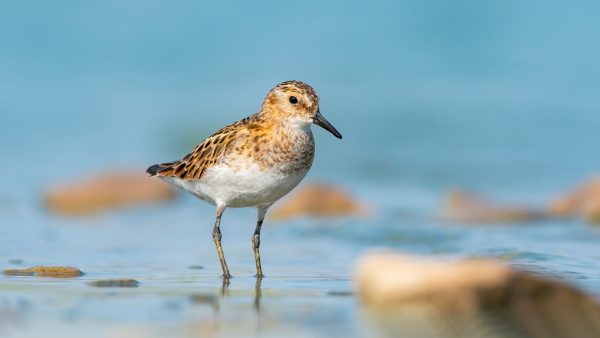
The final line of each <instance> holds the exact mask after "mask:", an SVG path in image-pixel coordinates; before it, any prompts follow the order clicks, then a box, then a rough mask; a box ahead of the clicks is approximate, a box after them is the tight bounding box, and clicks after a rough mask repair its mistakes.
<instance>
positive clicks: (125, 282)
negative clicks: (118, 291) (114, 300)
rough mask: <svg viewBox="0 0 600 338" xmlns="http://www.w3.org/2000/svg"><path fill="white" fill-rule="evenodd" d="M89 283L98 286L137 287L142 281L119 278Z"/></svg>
mask: <svg viewBox="0 0 600 338" xmlns="http://www.w3.org/2000/svg"><path fill="white" fill-rule="evenodd" d="M88 284H89V285H90V286H95V287H98V288H135V287H138V286H139V285H140V282H138V281H137V280H135V279H131V278H119V279H101V280H95V281H91V282H89V283H88Z"/></svg>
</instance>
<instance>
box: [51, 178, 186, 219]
mask: <svg viewBox="0 0 600 338" xmlns="http://www.w3.org/2000/svg"><path fill="white" fill-rule="evenodd" d="M174 196H175V192H174V191H173V189H171V188H170V187H169V186H167V185H166V184H164V183H162V182H159V180H157V179H153V178H150V177H147V176H146V175H145V174H144V173H143V172H142V171H140V172H139V173H138V172H131V171H117V172H113V173H106V174H101V175H98V176H94V177H90V178H88V179H85V180H83V181H80V182H76V183H71V184H66V185H58V186H55V187H53V188H50V189H49V190H48V191H47V192H46V194H45V196H44V202H45V205H46V206H47V208H48V209H49V210H51V211H53V212H55V213H58V214H63V215H87V214H93V213H98V212H101V211H105V210H108V209H111V208H115V207H122V206H128V205H136V204H141V203H149V202H158V201H164V200H169V199H171V198H173V197H174Z"/></svg>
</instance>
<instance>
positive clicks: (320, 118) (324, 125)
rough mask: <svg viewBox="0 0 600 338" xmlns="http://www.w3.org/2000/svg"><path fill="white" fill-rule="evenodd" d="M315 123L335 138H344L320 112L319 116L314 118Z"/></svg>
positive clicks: (318, 111)
mask: <svg viewBox="0 0 600 338" xmlns="http://www.w3.org/2000/svg"><path fill="white" fill-rule="evenodd" d="M313 123H314V124H316V125H318V126H320V127H322V128H323V129H325V130H327V131H328V132H330V133H332V134H333V136H335V137H337V138H339V139H341V138H342V134H340V132H339V131H337V129H335V128H334V127H333V126H332V125H331V123H329V121H327V120H326V119H325V118H324V117H323V115H321V111H320V110H317V114H316V115H315V116H314V117H313Z"/></svg>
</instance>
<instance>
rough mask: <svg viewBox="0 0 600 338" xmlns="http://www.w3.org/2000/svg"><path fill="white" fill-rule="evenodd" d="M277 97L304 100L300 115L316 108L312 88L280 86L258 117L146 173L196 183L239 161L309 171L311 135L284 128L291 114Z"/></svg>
mask: <svg viewBox="0 0 600 338" xmlns="http://www.w3.org/2000/svg"><path fill="white" fill-rule="evenodd" d="M276 93H285V94H286V95H298V96H302V97H305V98H306V99H304V100H301V101H300V102H298V105H299V107H300V110H301V111H302V112H309V111H312V110H314V109H315V107H318V103H319V97H318V95H317V93H316V92H315V91H314V89H312V87H310V86H309V85H307V84H305V83H303V82H300V81H287V82H283V83H281V84H279V85H277V86H276V87H274V88H273V89H271V91H269V94H267V97H266V98H265V100H264V102H263V105H262V106H261V110H260V111H259V112H258V113H257V114H254V115H251V116H248V117H246V118H244V119H242V120H240V121H238V122H235V123H233V124H230V125H228V126H226V127H224V128H223V129H221V130H219V131H218V132H216V133H214V134H213V135H211V136H209V137H208V138H206V139H205V140H204V141H203V142H202V143H200V144H199V145H198V146H196V148H194V150H193V151H192V152H191V153H189V154H188V155H186V156H185V157H184V158H183V159H181V160H178V161H173V162H167V163H160V164H156V165H154V166H152V167H150V168H149V169H148V173H150V174H151V175H152V176H155V175H156V176H172V177H178V178H180V179H185V180H197V179H201V178H202V177H203V175H204V174H205V173H206V170H207V169H208V168H210V167H212V166H214V165H216V164H220V163H224V162H227V163H228V164H230V165H232V166H235V165H241V164H236V163H235V158H238V157H248V158H253V159H255V160H256V163H258V164H259V165H260V166H261V167H263V168H269V167H272V168H277V169H278V170H281V171H282V172H286V173H293V172H296V171H299V170H302V169H308V168H310V166H311V165H312V161H313V158H314V140H313V138H312V133H311V132H310V130H309V131H308V133H306V134H304V133H302V134H299V133H295V132H294V130H293V128H292V127H290V126H288V125H286V118H287V117H289V115H290V112H289V109H285V108H283V107H281V105H282V103H281V100H280V99H279V97H278V95H277V94H276ZM239 169H243V168H239Z"/></svg>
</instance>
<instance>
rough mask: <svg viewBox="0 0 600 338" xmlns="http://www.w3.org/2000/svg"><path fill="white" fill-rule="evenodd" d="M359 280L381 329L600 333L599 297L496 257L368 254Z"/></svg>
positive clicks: (438, 333)
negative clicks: (445, 258) (436, 258)
mask: <svg viewBox="0 0 600 338" xmlns="http://www.w3.org/2000/svg"><path fill="white" fill-rule="evenodd" d="M355 279H356V283H357V286H358V294H359V297H360V300H361V302H362V304H363V305H364V307H363V309H364V311H366V313H367V314H368V315H369V318H370V319H371V320H372V322H373V323H374V324H375V325H376V327H377V328H378V329H380V331H381V332H382V333H383V334H381V336H389V337H397V336H407V337H421V336H427V337H539V338H542V337H561V338H562V337H564V338H570V337H581V338H583V337H585V338H587V337H590V338H591V337H600V306H599V305H598V302H597V301H596V300H595V299H594V298H592V297H591V296H589V295H586V294H585V293H583V292H581V291H579V290H577V289H576V288H574V287H572V286H569V285H567V284H565V283H562V282H558V281H555V280H552V279H548V278H544V277H541V276H538V275H533V274H531V273H527V272H523V271H518V270H515V269H512V268H510V267H507V266H505V265H503V264H500V263H497V262H495V261H491V260H469V261H462V262H443V261H433V260H429V259H425V258H421V257H412V256H407V255H402V254H399V253H392V252H388V253H378V254H368V255H365V256H363V257H362V258H361V259H360V260H359V261H358V264H357V268H356V274H355ZM482 332H485V334H483V335H482ZM425 333H426V334H425Z"/></svg>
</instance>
